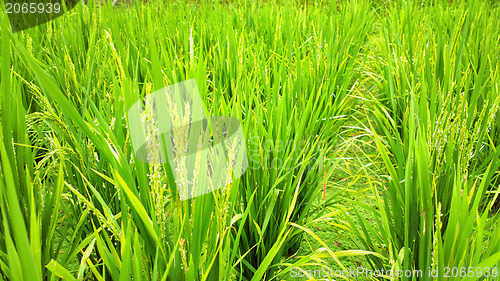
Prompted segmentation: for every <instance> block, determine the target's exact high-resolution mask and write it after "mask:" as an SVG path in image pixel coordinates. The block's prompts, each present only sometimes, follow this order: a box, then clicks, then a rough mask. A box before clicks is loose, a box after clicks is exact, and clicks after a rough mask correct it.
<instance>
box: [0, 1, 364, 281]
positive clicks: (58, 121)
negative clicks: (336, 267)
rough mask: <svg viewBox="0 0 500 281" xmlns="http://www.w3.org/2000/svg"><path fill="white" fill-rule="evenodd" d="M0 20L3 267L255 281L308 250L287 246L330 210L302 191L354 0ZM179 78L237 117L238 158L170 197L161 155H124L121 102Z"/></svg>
mask: <svg viewBox="0 0 500 281" xmlns="http://www.w3.org/2000/svg"><path fill="white" fill-rule="evenodd" d="M166 15H167V16H166ZM268 19H273V20H268ZM2 20H3V26H2V61H1V65H2V107H1V108H2V136H3V137H2V138H1V139H2V143H1V145H0V149H1V153H2V170H1V171H0V173H1V174H2V178H4V179H5V180H3V181H2V185H1V188H2V192H1V194H2V197H1V198H0V201H1V204H2V205H1V207H2V221H3V225H2V228H3V230H4V231H3V233H5V235H3V236H2V237H1V243H0V251H1V252H0V253H1V255H0V260H1V261H2V264H1V269H2V275H1V276H2V278H6V279H8V280H49V279H50V280H52V279H56V278H58V277H59V278H62V279H64V280H84V279H89V280H109V279H112V280H131V279H133V280H158V279H161V280H167V279H168V280H227V279H238V280H241V279H243V280H260V279H262V278H265V279H272V278H277V277H279V276H283V275H285V274H286V273H287V270H289V268H290V267H292V266H300V265H303V264H306V263H308V262H310V261H311V259H312V258H314V257H315V256H314V255H315V254H318V253H311V254H310V255H308V256H305V257H303V258H301V259H298V260H294V261H287V260H285V258H286V257H287V256H288V255H290V254H293V253H294V252H295V251H296V250H297V249H298V245H299V244H300V240H301V237H302V235H303V234H302V233H303V232H304V231H305V232H307V233H309V234H312V232H311V231H310V230H309V229H308V228H307V224H308V223H309V224H310V223H311V222H312V221H313V219H321V218H322V217H323V218H324V217H328V216H329V215H331V214H324V213H321V212H320V211H321V210H320V209H319V208H318V206H317V204H316V203H318V201H317V200H316V199H317V198H319V195H320V192H319V191H320V188H321V187H322V186H323V185H322V181H324V180H325V179H326V178H327V177H328V175H329V174H330V173H331V171H332V163H331V158H330V157H331V154H332V153H335V152H336V151H335V150H334V147H333V145H332V144H333V143H335V140H336V137H337V134H338V132H339V130H340V128H341V125H342V122H343V119H342V118H340V117H342V116H346V115H348V113H349V110H350V106H352V104H353V102H354V101H353V100H352V99H351V98H350V94H349V93H350V91H352V89H353V88H354V87H355V86H356V81H357V79H358V75H359V74H358V73H360V71H359V69H358V68H359V60H361V56H360V52H361V51H362V50H363V48H365V43H366V42H365V41H366V40H365V37H366V34H367V33H368V29H369V27H370V21H371V16H370V9H369V6H368V5H367V4H366V3H363V2H360V3H357V2H353V3H351V4H349V5H346V6H345V7H343V8H342V9H340V10H336V7H334V6H333V5H332V6H331V7H329V8H328V9H325V7H323V6H318V7H314V6H311V7H309V6H308V7H307V8H305V7H302V8H301V7H299V6H296V5H281V6H278V7H275V6H273V5H272V4H264V5H260V4H258V3H252V4H241V5H233V4H225V5H220V4H212V3H201V4H197V5H189V4H184V3H170V4H165V3H162V2H151V3H149V4H148V5H142V4H137V5H135V6H132V7H130V8H128V9H118V10H116V9H112V8H111V6H110V5H108V6H102V7H100V8H96V7H94V6H87V7H86V8H85V9H83V7H81V6H80V7H78V8H76V9H74V10H72V11H70V12H69V13H68V14H67V15H66V16H64V17H61V18H59V19H58V20H56V21H54V22H51V23H48V24H47V25H42V26H38V27H36V28H33V29H30V30H29V31H26V32H22V33H16V34H11V33H10V32H9V30H8V23H7V19H6V17H5V16H3V15H2ZM192 77H195V78H196V81H197V83H198V88H199V89H200V92H201V96H202V99H203V101H204V104H205V107H206V108H207V112H209V113H210V114H211V115H230V116H235V117H237V118H239V119H240V120H241V121H242V125H243V128H244V132H245V134H246V136H247V139H248V140H249V144H248V150H249V152H250V153H249V160H250V167H249V170H248V171H247V173H246V174H245V175H244V177H242V178H241V179H240V180H236V181H234V182H233V183H232V184H231V185H230V186H229V187H228V188H227V189H224V190H218V191H215V192H213V193H211V194H207V195H204V196H201V197H198V198H196V199H190V200H187V201H180V200H179V198H178V197H177V195H176V185H175V181H174V180H173V177H174V176H173V175H172V173H171V172H170V168H169V167H167V166H166V165H160V164H147V163H141V162H139V161H137V160H135V157H134V153H133V151H132V147H131V142H130V138H131V136H130V133H129V131H128V121H127V118H126V113H127V110H128V109H129V108H130V107H131V105H132V104H134V103H135V102H136V101H138V100H141V99H142V98H143V97H144V96H146V95H148V94H150V93H151V92H153V91H154V90H156V89H160V88H162V87H164V86H166V85H170V84H173V83H175V82H179V81H183V80H186V79H189V78H192ZM325 172H326V173H325ZM20 222H24V223H20ZM11 233H12V234H11ZM325 246H327V245H325ZM318 251H319V252H321V251H326V252H327V255H328V256H335V253H333V252H332V251H331V250H329V249H328V247H325V248H323V249H319V250H318ZM343 254H344V255H345V254H346V252H344V253H343ZM347 254H349V252H347ZM352 254H366V252H352ZM323 256H324V255H323ZM316 257H317V255H316ZM339 263H340V261H339Z"/></svg>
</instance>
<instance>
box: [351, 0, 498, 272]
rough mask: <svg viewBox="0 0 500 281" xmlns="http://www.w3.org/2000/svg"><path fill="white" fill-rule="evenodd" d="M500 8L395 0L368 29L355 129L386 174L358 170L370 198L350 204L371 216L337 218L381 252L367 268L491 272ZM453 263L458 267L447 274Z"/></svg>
mask: <svg viewBox="0 0 500 281" xmlns="http://www.w3.org/2000/svg"><path fill="white" fill-rule="evenodd" d="M499 12H500V11H499V10H498V7H494V6H491V4H488V3H476V2H475V1H467V2H462V3H459V4H453V5H449V4H447V3H446V4H444V3H435V5H428V6H427V5H426V6H423V7H422V6H419V5H416V4H415V3H408V2H404V1H400V2H398V4H396V5H394V6H393V7H391V8H389V9H387V11H386V14H385V15H384V18H383V19H381V21H382V28H381V32H380V34H378V35H376V36H378V37H377V38H375V37H374V38H373V42H376V43H375V44H376V45H375V46H376V51H375V52H374V53H375V55H374V61H373V63H372V64H370V66H371V69H370V71H368V72H367V73H368V75H369V76H370V77H371V79H370V81H373V82H374V83H375V86H376V87H375V88H376V92H375V94H374V95H373V98H372V99H371V100H370V103H369V104H367V107H368V108H369V109H370V110H372V111H373V113H372V114H370V115H369V121H368V122H366V123H365V128H366V130H367V131H369V132H371V134H372V135H373V138H374V140H375V142H376V146H377V148H378V151H379V153H380V156H381V159H382V163H383V166H384V168H385V171H386V172H385V174H383V175H380V177H379V178H376V179H374V178H370V177H368V173H366V175H367V178H368V179H369V182H370V184H371V185H372V191H373V194H374V200H375V201H376V208H373V207H372V206H368V205H366V204H362V203H359V204H358V205H359V206H360V207H362V208H365V209H367V210H370V211H371V212H373V214H374V215H375V218H376V223H375V225H370V224H368V223H366V222H364V223H363V220H360V221H361V222H362V227H361V229H360V228H359V226H358V225H354V223H353V221H352V220H350V219H349V218H348V221H347V223H348V224H350V225H351V229H352V231H353V232H354V233H355V234H357V235H358V236H359V237H360V238H361V239H362V241H363V243H364V246H365V247H366V249H368V250H370V251H374V252H378V253H380V254H381V255H384V256H385V257H386V258H387V259H386V260H384V259H380V258H377V257H376V256H371V257H372V258H371V260H372V263H373V264H374V266H375V267H377V268H386V269H393V270H404V272H406V271H408V270H409V271H410V272H414V270H422V271H423V275H422V277H420V278H417V277H415V276H414V275H413V276H411V277H403V278H401V280H477V279H480V278H481V276H482V277H483V278H484V276H489V277H488V278H486V280H496V279H495V278H496V277H492V275H491V272H490V273H489V274H488V275H487V273H486V271H487V269H489V270H491V269H492V268H493V267H494V266H496V267H497V268H498V266H500V240H499V237H500V233H499V232H498V227H497V226H496V223H497V221H498V217H499V212H498V207H497V208H496V209H495V207H494V203H495V200H496V199H497V197H498V191H499V188H500V186H499V185H498V179H499V178H500V169H499V168H500V150H499V148H500V143H499V140H498V116H499V114H500V112H499V109H500V93H499V88H498V81H499V69H498V59H499V57H498V54H499V53H500V49H499V46H498V44H497V43H498V40H499V39H500V30H499V28H498V24H497V23H496V21H497V20H496V18H497V17H498V15H499ZM379 233H381V235H379ZM454 267H457V268H466V270H465V271H464V272H465V275H463V274H459V275H455V276H453V275H450V274H449V273H448V275H449V276H451V279H450V278H445V276H446V275H445V273H446V272H445V268H450V269H451V268H454ZM432 270H437V271H435V273H432ZM471 270H472V271H473V274H471V273H470V272H469V271H471ZM480 272H481V274H480Z"/></svg>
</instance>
